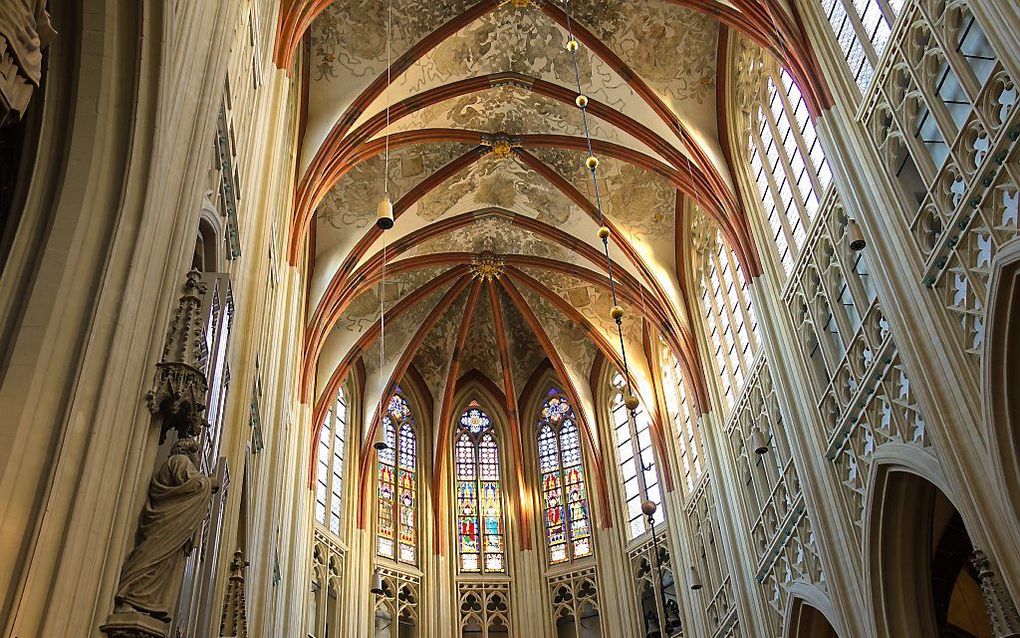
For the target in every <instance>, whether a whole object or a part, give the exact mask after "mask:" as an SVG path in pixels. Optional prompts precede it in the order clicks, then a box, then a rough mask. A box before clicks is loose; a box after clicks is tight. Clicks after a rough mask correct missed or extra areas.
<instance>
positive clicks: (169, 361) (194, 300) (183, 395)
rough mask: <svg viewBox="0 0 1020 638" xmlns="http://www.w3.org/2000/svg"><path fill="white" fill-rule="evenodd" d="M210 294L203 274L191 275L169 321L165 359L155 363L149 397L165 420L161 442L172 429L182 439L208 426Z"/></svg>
mask: <svg viewBox="0 0 1020 638" xmlns="http://www.w3.org/2000/svg"><path fill="white" fill-rule="evenodd" d="M207 293H208V286H207V285H206V284H205V282H204V281H202V274H201V273H200V272H198V271H196V270H193V271H191V272H189V273H188V276H187V279H186V281H185V283H184V294H183V295H182V296H181V298H180V300H179V301H178V302H177V311H176V312H175V313H174V316H173V317H172V318H171V320H170V327H169V329H168V330H167V336H166V343H165V345H164V346H163V354H162V357H161V359H160V362H159V363H157V364H156V379H155V383H154V387H153V389H152V390H151V391H150V392H149V393H148V394H147V395H146V400H147V401H148V404H149V411H150V412H152V414H154V415H156V414H158V415H161V416H162V417H163V424H162V430H161V432H160V440H161V441H162V440H163V439H164V438H165V436H166V433H167V432H168V431H170V430H177V432H178V434H179V435H180V436H181V437H193V436H197V435H198V434H200V433H201V431H202V427H203V426H204V425H205V409H206V396H207V394H208V391H209V387H208V382H207V379H206V374H205V369H206V365H207V362H208V359H209V353H208V347H207V345H206V340H205V334H206V327H207V326H206V323H207V321H206V316H205V315H206V314H207V313H205V312H204V311H203V309H204V307H205V306H206V303H205V296H206V294H207Z"/></svg>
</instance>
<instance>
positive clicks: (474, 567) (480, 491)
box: [453, 401, 505, 574]
mask: <svg viewBox="0 0 1020 638" xmlns="http://www.w3.org/2000/svg"><path fill="white" fill-rule="evenodd" d="M453 453H454V472H455V473H456V479H457V487H456V489H457V538H458V541H457V551H458V553H459V555H460V569H461V571H463V572H475V573H490V574H491V573H501V572H503V571H505V564H504V554H505V549H504V547H503V517H502V490H501V483H500V465H499V444H498V443H497V441H496V434H495V432H494V431H493V429H492V421H491V419H489V416H488V415H487V414H485V412H484V411H483V410H482V409H481V407H480V406H479V405H478V402H477V401H472V402H471V403H470V404H469V405H468V407H467V410H465V411H464V414H462V415H461V417H460V423H459V427H458V428H457V433H456V442H455V443H454V447H453Z"/></svg>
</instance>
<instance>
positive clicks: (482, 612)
mask: <svg viewBox="0 0 1020 638" xmlns="http://www.w3.org/2000/svg"><path fill="white" fill-rule="evenodd" d="M457 591H458V594H459V595H458V597H457V600H458V609H459V610H460V635H461V637H462V638H509V636H510V585H509V583H459V584H458V590H457Z"/></svg>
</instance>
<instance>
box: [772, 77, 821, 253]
mask: <svg viewBox="0 0 1020 638" xmlns="http://www.w3.org/2000/svg"><path fill="white" fill-rule="evenodd" d="M770 79H771V81H772V82H773V84H774V85H775V87H776V93H777V95H778V97H779V100H780V101H781V102H782V104H783V115H784V116H785V117H786V122H787V124H789V125H790V135H793V141H794V144H795V145H796V146H797V150H799V151H800V155H801V159H802V160H803V162H804V170H806V171H807V172H808V179H809V180H811V188H812V190H813V191H814V194H815V197H816V198H817V197H818V193H820V192H821V190H820V189H821V182H819V181H818V174H817V172H816V167H815V165H814V163H813V162H812V161H811V156H810V155H808V154H807V152H806V149H805V148H804V139H803V138H802V137H801V136H800V130H799V129H800V125H799V124H798V123H797V122H796V121H795V120H794V119H793V118H792V114H793V109H791V108H790V103H789V101H788V100H787V97H788V96H787V95H786V87H785V86H784V85H783V81H782V79H781V78H778V77H776V76H771V78H770ZM762 110H763V111H764V112H765V119H766V120H767V121H768V123H769V126H770V127H771V128H772V134H773V135H775V137H776V150H778V151H779V161H780V162H782V164H783V172H784V173H786V182H787V183H788V184H789V185H790V195H791V197H792V199H793V202H792V204H793V205H794V206H796V207H797V215H798V216H799V217H800V223H801V226H802V227H803V228H804V233H805V234H807V232H808V229H809V228H810V227H811V216H810V215H809V214H808V212H807V208H806V205H805V203H804V195H803V194H802V193H801V192H800V185H799V184H798V180H797V178H796V176H795V175H794V174H793V164H792V163H791V162H790V156H789V155H787V153H786V145H785V144H782V143H780V142H779V140H780V139H781V137H782V136H780V135H779V121H778V120H776V119H775V115H774V114H773V113H772V109H771V108H767V109H762ZM800 244H803V242H800ZM800 244H798V243H797V242H796V241H791V243H790V248H791V249H793V250H795V251H796V253H795V255H794V257H795V259H794V261H795V262H796V258H799V257H800V251H801V248H802V245H800Z"/></svg>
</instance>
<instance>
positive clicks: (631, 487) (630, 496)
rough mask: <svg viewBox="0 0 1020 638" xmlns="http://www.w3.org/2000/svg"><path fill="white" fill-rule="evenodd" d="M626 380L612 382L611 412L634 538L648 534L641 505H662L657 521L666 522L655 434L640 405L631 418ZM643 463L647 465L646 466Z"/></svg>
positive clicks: (619, 378) (629, 532)
mask: <svg viewBox="0 0 1020 638" xmlns="http://www.w3.org/2000/svg"><path fill="white" fill-rule="evenodd" d="M626 389H627V385H626V380H625V379H624V378H623V375H621V374H620V373H618V372H617V373H615V374H614V375H613V377H612V380H611V387H610V391H611V394H610V397H611V399H610V401H609V409H610V411H611V412H612V424H613V443H614V445H615V447H616V461H617V463H618V464H619V466H620V478H621V479H622V481H623V498H624V507H625V509H626V512H625V514H626V516H627V538H630V539H634V538H637V537H638V536H641V535H642V534H644V533H645V532H647V531H648V521H647V518H646V517H645V516H644V515H643V514H642V513H641V502H642V501H644V500H645V499H648V500H650V501H652V502H653V503H655V504H656V505H658V506H659V511H658V513H656V515H655V516H656V522H657V523H662V522H663V521H665V520H666V511H665V510H664V509H663V508H662V495H661V493H660V488H659V470H658V467H657V466H656V464H655V452H654V451H653V450H652V433H651V431H650V430H649V425H650V422H649V420H648V413H647V412H646V411H645V408H644V406H643V405H639V406H638V408H637V410H636V411H635V414H634V418H631V416H630V412H629V411H628V410H627V406H625V405H624V403H623V400H624V393H625V392H626ZM642 462H643V463H644V466H642Z"/></svg>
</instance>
